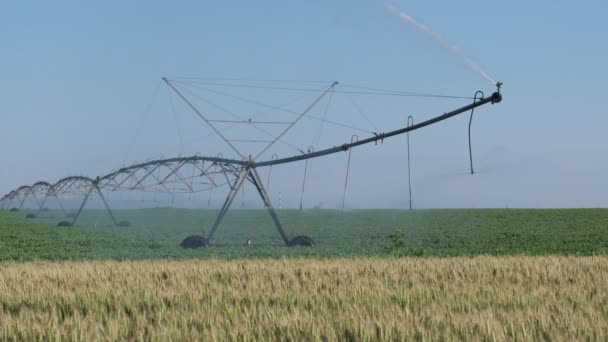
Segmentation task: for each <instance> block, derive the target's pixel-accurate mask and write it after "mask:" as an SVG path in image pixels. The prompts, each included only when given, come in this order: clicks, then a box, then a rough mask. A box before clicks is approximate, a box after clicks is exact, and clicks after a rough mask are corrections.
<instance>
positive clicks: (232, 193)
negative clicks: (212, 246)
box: [207, 166, 250, 241]
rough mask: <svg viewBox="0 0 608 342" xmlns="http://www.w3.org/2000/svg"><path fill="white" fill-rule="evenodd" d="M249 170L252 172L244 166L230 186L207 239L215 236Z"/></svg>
mask: <svg viewBox="0 0 608 342" xmlns="http://www.w3.org/2000/svg"><path fill="white" fill-rule="evenodd" d="M249 172H250V168H249V166H245V167H243V168H242V169H241V171H240V172H239V175H238V176H237V178H236V179H235V180H234V185H232V186H231V187H230V191H229V192H228V197H226V200H225V201H224V205H223V206H222V209H220V212H219V214H218V215H217V218H216V219H215V222H214V223H213V227H212V228H211V231H210V232H209V234H208V235H207V241H210V240H211V237H212V236H213V234H215V231H216V230H217V228H218V227H219V226H220V223H221V222H222V219H223V218H224V215H226V212H227V211H228V208H230V205H232V202H233V201H234V198H235V197H236V194H238V191H239V189H240V188H241V186H242V185H243V183H244V182H245V179H246V178H247V175H248V174H249Z"/></svg>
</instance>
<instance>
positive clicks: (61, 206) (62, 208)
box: [54, 194, 68, 217]
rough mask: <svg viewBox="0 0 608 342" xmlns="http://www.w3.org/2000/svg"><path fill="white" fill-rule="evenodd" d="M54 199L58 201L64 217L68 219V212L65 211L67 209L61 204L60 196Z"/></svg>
mask: <svg viewBox="0 0 608 342" xmlns="http://www.w3.org/2000/svg"><path fill="white" fill-rule="evenodd" d="M54 197H55V198H56V199H57V204H59V208H61V211H63V216H65V217H67V216H68V212H67V211H65V208H64V207H63V204H62V203H61V200H59V196H57V194H55V195H54Z"/></svg>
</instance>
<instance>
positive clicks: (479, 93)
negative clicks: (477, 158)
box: [469, 90, 484, 174]
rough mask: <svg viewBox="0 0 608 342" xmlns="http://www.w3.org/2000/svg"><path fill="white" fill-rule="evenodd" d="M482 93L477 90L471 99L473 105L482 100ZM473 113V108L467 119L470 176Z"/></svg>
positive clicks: (472, 171)
mask: <svg viewBox="0 0 608 342" xmlns="http://www.w3.org/2000/svg"><path fill="white" fill-rule="evenodd" d="M483 97H484V95H483V91H481V90H478V91H477V92H476V93H475V96H474V97H473V104H475V103H477V100H483ZM473 112H475V107H473V108H471V116H470V117H469V160H470V162H471V174H474V173H475V171H474V170H473V150H472V149H471V124H472V123H473Z"/></svg>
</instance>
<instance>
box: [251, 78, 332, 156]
mask: <svg viewBox="0 0 608 342" xmlns="http://www.w3.org/2000/svg"><path fill="white" fill-rule="evenodd" d="M337 85H338V82H334V83H332V85H330V86H329V88H327V89H326V90H325V91H324V92H323V93H322V94H321V95H320V96H319V97H317V99H316V100H315V102H313V103H311V104H310V106H308V108H306V109H305V110H304V111H303V112H302V113H301V114H300V116H298V117H297V118H296V119H295V120H294V121H293V122H292V123H291V124H289V126H287V128H285V129H284V130H283V132H281V133H280V134H279V135H277V137H276V138H275V139H274V140H273V141H272V142H270V144H268V146H266V147H264V149H263V150H262V151H261V152H259V153H258V154H257V156H255V158H253V160H256V159H258V158H259V157H260V156H261V155H262V154H264V152H266V151H267V150H268V149H269V148H270V147H271V146H272V145H274V144H275V143H276V142H277V141H279V140H280V139H281V138H282V137H283V136H284V135H285V134H286V133H287V132H288V131H289V130H290V129H292V128H293V126H294V125H295V124H296V123H298V121H300V120H301V119H302V118H303V117H304V116H305V115H306V114H307V113H308V112H310V110H311V109H313V108H314V106H316V105H317V103H319V101H321V99H322V98H323V97H325V95H327V93H329V92H330V91H331V90H332V89H334V87H335V86H337Z"/></svg>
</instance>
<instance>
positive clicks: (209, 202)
mask: <svg viewBox="0 0 608 342" xmlns="http://www.w3.org/2000/svg"><path fill="white" fill-rule="evenodd" d="M217 157H218V158H220V159H221V158H224V155H223V154H222V153H220V154H218V155H217ZM216 172H217V162H216V163H215V164H214V165H213V173H212V174H211V180H212V182H213V183H215V173H216ZM211 192H213V188H211V189H209V200H208V201H207V208H211Z"/></svg>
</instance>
